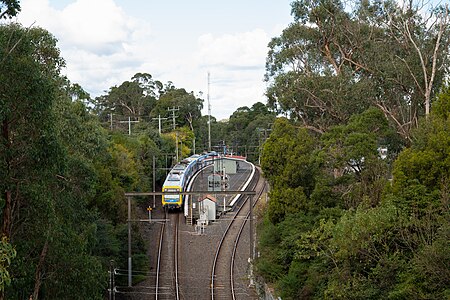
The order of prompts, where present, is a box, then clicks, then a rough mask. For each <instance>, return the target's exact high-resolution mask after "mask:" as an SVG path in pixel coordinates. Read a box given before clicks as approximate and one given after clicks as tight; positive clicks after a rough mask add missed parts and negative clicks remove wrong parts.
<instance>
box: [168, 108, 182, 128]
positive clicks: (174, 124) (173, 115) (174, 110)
mask: <svg viewBox="0 0 450 300" xmlns="http://www.w3.org/2000/svg"><path fill="white" fill-rule="evenodd" d="M167 110H168V111H171V112H172V120H173V130H175V126H176V123H175V118H178V116H175V112H176V111H179V110H180V107H177V108H175V107H172V108H167Z"/></svg>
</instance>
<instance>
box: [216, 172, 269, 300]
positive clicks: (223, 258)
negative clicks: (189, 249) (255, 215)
mask: <svg viewBox="0 0 450 300" xmlns="http://www.w3.org/2000/svg"><path fill="white" fill-rule="evenodd" d="M264 188H265V184H264V180H260V172H259V170H257V172H255V178H254V180H253V182H252V184H250V185H249V187H248V188H247V189H248V190H253V189H254V190H256V191H257V195H256V198H255V199H258V198H259V197H260V195H261V194H262V192H263V191H264ZM255 204H256V201H254V203H253V206H254V205H255ZM249 216H250V201H249V200H248V198H246V199H245V200H244V201H243V202H242V204H241V206H240V207H239V208H238V210H237V211H236V213H235V214H234V216H233V218H232V219H231V221H230V223H229V224H228V226H227V228H226V230H225V232H224V234H223V235H222V238H221V240H220V242H219V244H218V246H217V249H216V254H215V257H214V261H213V265H212V271H211V285H210V288H211V290H210V294H211V299H212V300H214V299H233V300H234V299H236V292H235V284H234V278H233V277H234V271H233V269H234V262H235V256H236V249H237V246H238V243H239V239H240V237H241V234H242V232H243V229H244V227H245V224H246V222H247V220H248V219H249Z"/></svg>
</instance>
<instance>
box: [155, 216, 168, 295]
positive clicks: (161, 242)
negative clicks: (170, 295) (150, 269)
mask: <svg viewBox="0 0 450 300" xmlns="http://www.w3.org/2000/svg"><path fill="white" fill-rule="evenodd" d="M164 219H167V212H164ZM165 228H166V222H164V223H162V227H161V233H160V235H159V247H158V262H157V265H156V286H155V299H156V300H158V295H159V294H158V292H159V276H160V267H161V254H162V246H163V238H164V230H165Z"/></svg>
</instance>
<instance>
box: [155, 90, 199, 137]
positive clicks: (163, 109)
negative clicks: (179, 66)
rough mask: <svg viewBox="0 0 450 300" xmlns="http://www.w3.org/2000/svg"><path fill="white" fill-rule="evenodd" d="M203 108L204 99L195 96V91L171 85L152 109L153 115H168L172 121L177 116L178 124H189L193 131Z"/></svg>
mask: <svg viewBox="0 0 450 300" xmlns="http://www.w3.org/2000/svg"><path fill="white" fill-rule="evenodd" d="M202 108H203V99H201V98H198V97H197V96H195V95H194V93H193V92H190V93H188V92H187V91H186V90H185V89H183V88H175V87H173V86H171V85H169V86H168V87H167V88H166V89H165V90H164V91H163V93H162V94H161V95H160V97H159V99H158V101H157V102H156V105H155V107H154V108H153V110H152V111H151V116H152V117H158V116H166V117H168V118H170V119H171V121H172V122H173V119H172V118H173V117H174V116H175V117H176V120H175V123H176V125H177V126H188V127H189V129H190V130H191V131H194V127H193V123H194V120H196V119H198V118H200V117H201V110H202ZM170 110H172V111H170ZM172 124H173V123H172Z"/></svg>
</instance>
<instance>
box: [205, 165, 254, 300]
mask: <svg viewBox="0 0 450 300" xmlns="http://www.w3.org/2000/svg"><path fill="white" fill-rule="evenodd" d="M259 174H260V173H259V172H258V175H259ZM255 178H256V177H255ZM258 181H259V176H258V180H257V181H256V183H255V187H256V185H257V182H258ZM241 194H244V193H242V192H241ZM246 194H247V195H251V197H252V196H253V195H255V194H256V193H255V192H254V191H252V193H246ZM247 201H248V197H247V198H246V199H245V200H244V202H243V203H242V205H241V206H240V207H239V208H238V210H237V211H236V213H235V215H234V217H233V218H232V219H231V221H230V223H229V224H228V226H227V228H226V229H225V232H224V234H223V235H222V238H221V239H220V241H219V244H218V246H217V250H216V254H215V255H214V261H213V266H212V271H211V286H210V287H211V300H214V278H215V273H216V265H217V260H218V257H219V254H220V251H221V249H222V245H223V242H224V240H225V238H226V236H227V234H228V231H229V230H230V228H231V226H232V225H233V223H234V221H235V220H236V219H237V216H238V215H239V213H240V211H241V210H242V208H243V207H244V206H245V204H246V203H247Z"/></svg>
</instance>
